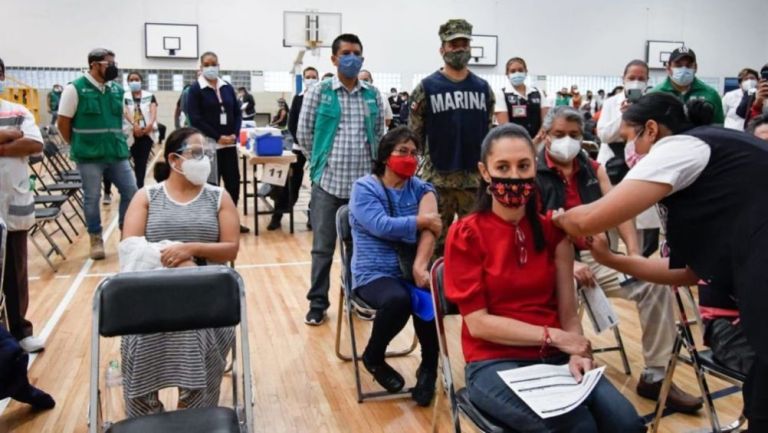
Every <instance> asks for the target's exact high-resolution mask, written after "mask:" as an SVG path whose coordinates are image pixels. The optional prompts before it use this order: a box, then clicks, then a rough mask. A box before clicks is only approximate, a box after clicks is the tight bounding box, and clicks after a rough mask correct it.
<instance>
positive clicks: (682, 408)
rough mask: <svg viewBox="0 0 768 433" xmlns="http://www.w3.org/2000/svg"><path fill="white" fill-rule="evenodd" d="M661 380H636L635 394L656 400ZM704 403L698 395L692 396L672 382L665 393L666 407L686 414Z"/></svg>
mask: <svg viewBox="0 0 768 433" xmlns="http://www.w3.org/2000/svg"><path fill="white" fill-rule="evenodd" d="M661 382H662V381H661V380H660V381H658V382H654V383H651V382H647V381H645V380H643V379H642V378H641V379H640V381H638V382H637V388H636V390H637V394H638V395H640V396H641V397H645V398H647V399H650V400H658V399H659V394H660V393H661ZM703 405H704V401H703V400H702V399H701V398H700V397H694V396H692V395H691V394H688V393H687V392H685V391H683V390H682V389H680V388H678V387H677V385H675V384H674V383H673V384H672V387H671V388H670V389H669V395H667V407H668V408H670V409H672V410H674V411H676V412H682V413H687V414H694V413H696V412H697V411H698V410H699V409H701V407H702V406H703Z"/></svg>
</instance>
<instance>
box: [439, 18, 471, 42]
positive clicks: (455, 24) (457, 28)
mask: <svg viewBox="0 0 768 433" xmlns="http://www.w3.org/2000/svg"><path fill="white" fill-rule="evenodd" d="M437 34H438V35H440V40H441V41H443V42H447V41H452V40H454V39H460V38H464V39H470V40H471V39H472V24H470V23H468V22H467V21H466V20H463V19H453V20H448V22H447V23H445V24H443V25H441V26H440V31H439V32H438V33H437Z"/></svg>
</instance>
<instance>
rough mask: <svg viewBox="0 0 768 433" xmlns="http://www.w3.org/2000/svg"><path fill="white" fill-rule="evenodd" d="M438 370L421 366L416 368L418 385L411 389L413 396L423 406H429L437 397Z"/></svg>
mask: <svg viewBox="0 0 768 433" xmlns="http://www.w3.org/2000/svg"><path fill="white" fill-rule="evenodd" d="M435 382H437V372H436V371H433V370H430V369H427V368H424V367H421V366H419V369H418V370H416V386H414V387H413V389H412V390H411V398H413V400H414V401H415V402H416V404H418V405H419V406H421V407H427V406H429V404H430V403H431V402H432V399H433V398H434V397H435Z"/></svg>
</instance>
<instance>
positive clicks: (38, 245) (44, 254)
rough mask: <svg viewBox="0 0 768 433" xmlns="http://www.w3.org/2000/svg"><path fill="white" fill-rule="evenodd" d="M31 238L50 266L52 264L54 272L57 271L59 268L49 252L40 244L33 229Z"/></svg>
mask: <svg viewBox="0 0 768 433" xmlns="http://www.w3.org/2000/svg"><path fill="white" fill-rule="evenodd" d="M29 240H31V241H32V245H34V246H35V249H36V250H37V251H38V252H39V253H40V255H41V256H43V258H44V259H45V261H46V262H47V263H48V266H50V267H51V269H53V272H57V271H58V268H57V267H56V266H55V265H54V264H53V262H51V258H50V257H49V255H48V253H47V252H46V251H45V250H43V248H42V247H41V246H40V244H38V243H37V240H35V236H34V234H33V233H32V232H31V231H30V234H29Z"/></svg>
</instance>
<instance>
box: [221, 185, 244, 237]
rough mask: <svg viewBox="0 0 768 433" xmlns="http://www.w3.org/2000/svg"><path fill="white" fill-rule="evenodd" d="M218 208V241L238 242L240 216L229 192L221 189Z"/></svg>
mask: <svg viewBox="0 0 768 433" xmlns="http://www.w3.org/2000/svg"><path fill="white" fill-rule="evenodd" d="M221 193H222V196H221V207H220V208H219V241H220V242H233V243H237V244H238V245H239V243H240V217H239V216H238V214H237V207H235V202H234V201H232V197H231V196H230V195H229V193H228V192H227V191H225V190H223V189H222V191H221Z"/></svg>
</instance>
